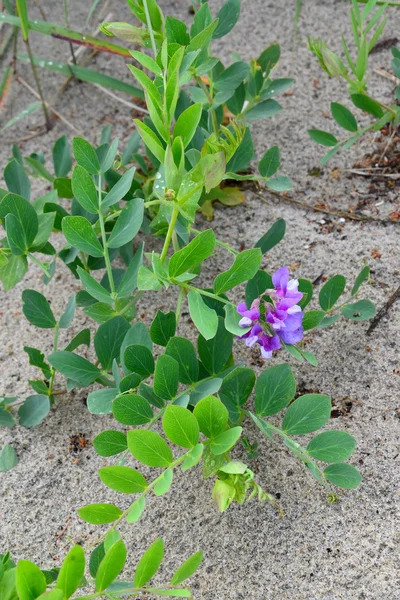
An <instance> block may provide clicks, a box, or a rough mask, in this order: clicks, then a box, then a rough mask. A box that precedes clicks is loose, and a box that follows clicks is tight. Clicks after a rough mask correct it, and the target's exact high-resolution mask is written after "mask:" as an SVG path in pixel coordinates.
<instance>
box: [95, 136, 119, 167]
mask: <svg viewBox="0 0 400 600" xmlns="http://www.w3.org/2000/svg"><path fill="white" fill-rule="evenodd" d="M100 148H101V149H103V148H104V152H101V154H100V152H99V151H100ZM100 148H97V152H96V154H97V155H98V158H99V160H100V170H101V172H102V173H106V172H107V171H109V170H110V169H111V168H112V166H113V164H114V161H115V157H116V154H117V151H118V138H115V140H113V141H112V143H111V144H109V143H108V142H106V143H104V144H103V145H102V146H101V147H100Z"/></svg>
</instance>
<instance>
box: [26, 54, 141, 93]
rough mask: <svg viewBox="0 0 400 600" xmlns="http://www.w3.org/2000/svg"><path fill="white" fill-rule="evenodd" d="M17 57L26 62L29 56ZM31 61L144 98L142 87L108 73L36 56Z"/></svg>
mask: <svg viewBox="0 0 400 600" xmlns="http://www.w3.org/2000/svg"><path fill="white" fill-rule="evenodd" d="M17 59H18V60H21V61H23V62H28V61H29V56H28V55H27V54H18V56H17ZM33 62H34V64H35V66H37V67H40V68H41V69H49V70H50V71H56V72H57V73H63V74H64V75H67V76H71V75H73V76H74V77H76V78H77V79H81V80H82V81H86V82H88V83H97V84H98V85H101V86H103V87H106V88H110V89H112V90H117V91H119V92H124V93H126V94H129V95H130V96H135V97H136V98H144V93H143V90H142V89H139V88H137V87H135V86H133V85H130V84H129V83H125V82H124V81H120V80H119V79H115V78H114V77H110V76H109V75H104V74H103V73H98V72H97V71H93V70H92V69H87V68H86V67H80V66H79V65H72V64H68V63H65V62H60V61H52V60H45V59H43V58H39V57H37V56H34V57H33Z"/></svg>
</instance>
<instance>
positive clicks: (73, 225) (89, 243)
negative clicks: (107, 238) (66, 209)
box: [61, 217, 104, 257]
mask: <svg viewBox="0 0 400 600" xmlns="http://www.w3.org/2000/svg"><path fill="white" fill-rule="evenodd" d="M61 226H62V230H63V233H64V235H65V239H66V240H67V242H68V243H69V244H70V245H71V246H73V247H75V248H78V250H82V252H87V254H90V255H91V256H96V257H101V256H103V255H104V253H103V248H102V246H101V244H100V242H99V240H98V239H97V236H96V234H95V233H94V231H93V229H92V226H91V224H90V223H89V221H88V220H87V219H85V217H64V219H63V220H62V223H61Z"/></svg>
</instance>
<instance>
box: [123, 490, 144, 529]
mask: <svg viewBox="0 0 400 600" xmlns="http://www.w3.org/2000/svg"><path fill="white" fill-rule="evenodd" d="M145 506H146V498H145V497H144V496H139V498H138V499H137V500H135V502H133V504H131V507H130V510H129V513H128V514H127V516H126V520H127V522H128V523H136V522H137V521H139V519H140V517H141V516H142V514H143V511H144V509H145Z"/></svg>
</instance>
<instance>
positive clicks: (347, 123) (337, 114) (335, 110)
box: [331, 102, 358, 133]
mask: <svg viewBox="0 0 400 600" xmlns="http://www.w3.org/2000/svg"><path fill="white" fill-rule="evenodd" d="M331 111H332V116H333V118H334V119H335V121H336V123H338V124H339V125H340V127H343V129H346V130H347V131H352V132H353V133H354V132H355V131H357V130H358V125H357V121H356V119H355V117H354V115H353V113H352V112H351V111H350V110H349V109H348V108H346V107H345V106H343V104H339V103H338V102H331Z"/></svg>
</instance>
